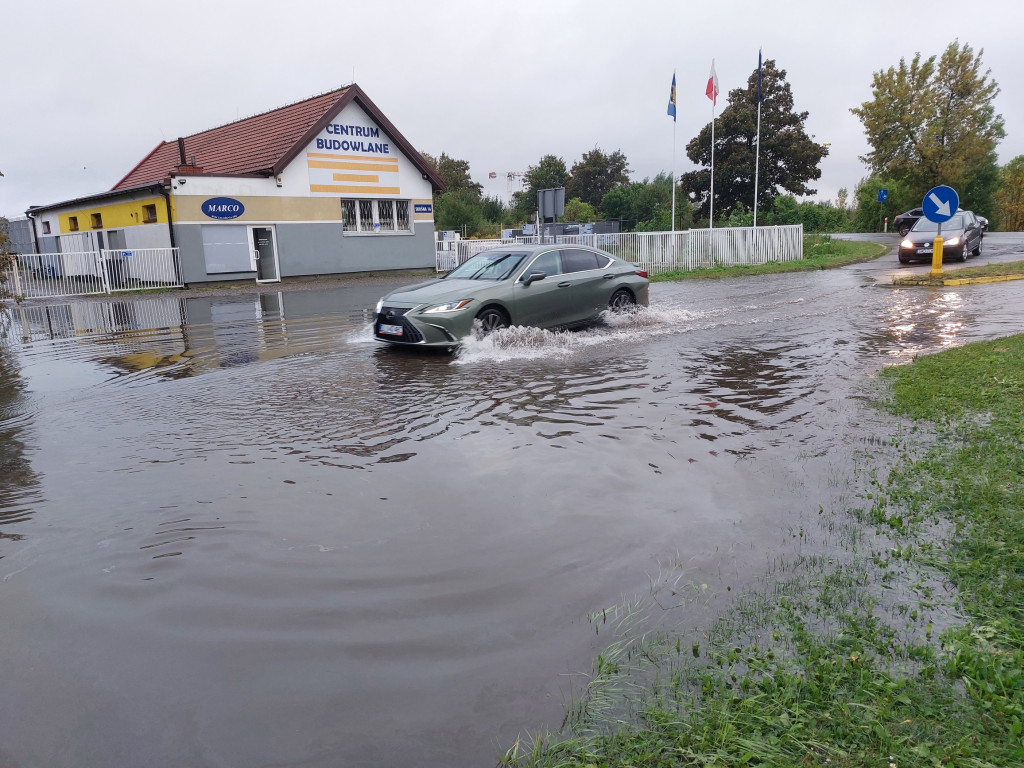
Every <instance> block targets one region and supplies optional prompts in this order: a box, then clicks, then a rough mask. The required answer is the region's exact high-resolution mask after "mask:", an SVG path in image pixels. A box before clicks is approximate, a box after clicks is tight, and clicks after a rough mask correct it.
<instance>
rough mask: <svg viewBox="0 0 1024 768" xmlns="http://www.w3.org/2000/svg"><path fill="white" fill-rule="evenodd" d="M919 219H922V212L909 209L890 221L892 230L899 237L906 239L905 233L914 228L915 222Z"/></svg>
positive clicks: (917, 209) (921, 210)
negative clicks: (898, 234) (897, 233)
mask: <svg viewBox="0 0 1024 768" xmlns="http://www.w3.org/2000/svg"><path fill="white" fill-rule="evenodd" d="M921 218H924V210H923V209H921V208H911V209H910V210H909V211H904V212H903V213H901V214H900V215H899V216H897V217H896V218H894V219H893V220H892V228H893V229H894V230H896V231H897V232H899V233H900V237H906V236H907V233H908V232H909V231H910V230H911V229H913V228H914V224H916V223H917V220H918V219H921Z"/></svg>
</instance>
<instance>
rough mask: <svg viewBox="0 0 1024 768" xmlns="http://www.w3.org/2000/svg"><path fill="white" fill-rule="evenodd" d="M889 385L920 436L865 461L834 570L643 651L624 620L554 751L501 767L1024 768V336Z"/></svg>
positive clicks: (779, 577)
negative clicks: (858, 502) (887, 466)
mask: <svg viewBox="0 0 1024 768" xmlns="http://www.w3.org/2000/svg"><path fill="white" fill-rule="evenodd" d="M882 379H883V381H884V382H886V383H887V387H888V389H887V396H886V399H885V401H884V402H883V403H882V407H884V408H886V409H888V410H890V411H891V412H892V413H893V414H895V415H898V416H899V417H900V418H909V419H913V420H915V421H914V423H913V424H912V426H910V427H903V428H902V430H903V431H901V432H899V433H897V434H896V435H895V436H894V437H893V439H892V441H891V443H890V445H889V446H888V449H887V451H886V453H891V454H893V455H892V456H881V457H878V456H875V457H874V458H869V457H868V456H867V455H866V456H865V461H866V462H868V465H867V467H866V469H867V470H869V471H868V477H869V478H870V482H869V484H868V486H867V488H866V489H865V490H864V493H863V497H862V499H863V507H859V508H853V507H851V508H850V509H848V510H845V511H843V510H837V511H836V512H835V513H834V514H833V513H830V512H828V511H826V510H824V509H819V519H820V520H821V521H822V522H823V523H824V524H825V525H823V527H822V530H823V531H835V532H837V534H836V536H837V538H836V539H835V540H834V541H832V544H833V546H832V547H831V548H830V549H829V548H825V550H824V551H829V552H830V554H825V555H823V554H818V555H813V556H812V555H809V554H808V555H804V556H801V557H797V558H795V559H794V560H792V561H791V562H789V563H787V564H786V565H785V566H784V567H781V568H780V569H779V572H778V573H777V574H775V577H774V578H768V577H766V579H765V581H764V586H763V588H761V589H758V590H752V591H750V592H749V593H748V594H746V595H744V596H743V597H742V599H740V600H739V601H738V603H737V604H736V606H735V607H734V608H732V609H730V610H729V611H727V612H726V613H724V614H723V615H722V616H721V617H720V618H719V619H718V620H717V621H715V622H714V623H713V624H712V625H711V626H710V627H707V628H705V629H704V630H703V631H694V630H677V631H668V632H664V633H662V634H660V635H655V634H652V633H650V632H649V631H648V630H647V629H645V628H644V626H643V622H642V621H640V620H639V619H637V617H638V616H641V615H642V613H643V611H642V610H640V609H639V608H638V607H637V606H636V605H631V606H630V607H629V609H628V610H626V611H625V613H626V614H627V615H628V617H629V620H628V621H626V622H624V623H623V624H622V625H621V626H619V627H616V632H617V634H615V635H614V636H615V638H616V641H615V642H613V643H612V644H611V645H610V646H609V648H608V649H606V650H605V652H604V653H602V656H601V657H600V658H599V662H598V663H597V664H595V667H594V672H593V676H592V680H591V682H590V685H588V686H587V688H586V690H585V691H584V692H583V695H582V696H581V697H580V698H579V699H577V700H574V701H573V702H572V703H571V706H570V707H569V711H568V715H567V721H566V726H565V728H564V729H563V731H562V732H561V733H559V734H557V735H546V736H544V737H538V738H537V739H535V740H533V741H532V742H529V743H527V744H524V743H523V742H517V743H516V744H515V745H514V746H513V747H512V748H511V749H510V750H509V752H508V753H507V754H506V755H505V757H504V760H503V762H504V763H505V764H508V765H515V766H548V767H551V768H554V766H797V765H800V766H805V765H806V766H822V768H824V766H829V768H832V767H833V766H843V767H844V768H846V767H857V768H860V767H862V766H863V768H869V767H871V768H879V767H880V768H886V767H887V766H890V765H896V766H899V767H900V768H903V767H904V766H915V767H916V766H931V767H934V768H937V767H940V766H941V767H944V768H945V767H948V768H954V766H956V767H959V766H1011V765H1024V742H1022V737H1024V675H1022V671H1024V629H1022V628H1024V336H1015V337H1010V338H1007V339H1000V340H998V341H994V342H986V343H979V344H972V345H968V346H965V347H962V348H958V349H953V350H949V351H946V352H942V353H940V354H936V355H931V356H927V357H922V358H919V359H917V360H916V361H914V363H913V364H911V365H906V366H898V367H892V368H888V369H886V370H885V371H884V372H883V376H882ZM908 436H916V438H915V439H916V440H917V441H919V443H915V442H912V440H911V439H910V438H909V437H908ZM873 453H875V451H874V450H873ZM879 459H881V461H883V462H889V461H890V460H891V462H892V465H893V466H894V467H895V468H894V469H893V470H892V471H886V472H882V473H879V472H878V470H879V469H880V466H879V465H878V462H879ZM871 462H875V466H873V467H872V466H871ZM794 535H796V534H795V533H794ZM799 535H800V536H801V537H803V536H804V535H805V532H804V529H803V527H801V528H800V531H799ZM818 550H819V551H821V550H822V548H821V547H818ZM666 585H669V586H671V584H670V580H669V582H664V581H663V582H662V583H661V586H658V587H657V588H656V589H653V590H652V597H653V599H654V600H655V601H658V600H659V599H660V598H659V592H661V597H663V595H664V588H666ZM678 591H679V590H678V586H677V585H676V586H672V594H673V595H675V594H677V592H678ZM602 626H603V625H602ZM687 632H688V633H689V634H687Z"/></svg>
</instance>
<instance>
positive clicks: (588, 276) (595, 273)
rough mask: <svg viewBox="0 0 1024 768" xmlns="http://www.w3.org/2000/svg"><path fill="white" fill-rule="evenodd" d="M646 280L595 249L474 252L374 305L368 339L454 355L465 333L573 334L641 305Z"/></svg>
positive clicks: (525, 248)
mask: <svg viewBox="0 0 1024 768" xmlns="http://www.w3.org/2000/svg"><path fill="white" fill-rule="evenodd" d="M647 294H648V280H647V273H646V272H645V271H644V270H642V269H639V268H638V267H637V266H636V265H634V264H630V263H629V262H627V261H623V260H622V259H618V258H616V257H615V256H612V255H611V254H609V253H605V252H604V251H602V250H599V249H596V248H586V247H583V246H578V245H516V246H503V247H497V248H492V249H490V250H486V251H482V252H481V253H478V254H477V255H476V256H473V257H472V258H471V259H469V260H468V261H466V262H465V263H464V264H462V265H460V266H459V267H456V268H455V269H453V270H452V271H451V272H449V273H448V274H446V275H444V276H443V277H440V278H438V279H436V280H429V281H427V282H425V283H419V284H418V285H410V286H407V287H405V288H399V289H398V290H397V291H393V292H392V293H389V294H388V295H387V296H385V297H384V298H383V299H381V300H380V301H379V302H378V303H377V310H376V318H375V320H374V324H373V335H374V337H375V338H376V339H377V340H378V341H383V342H387V343H389V344H396V345H406V346H421V347H438V348H442V349H454V348H455V347H456V346H458V344H459V342H460V341H461V340H462V339H464V338H465V337H467V336H469V335H470V334H471V333H473V331H474V328H476V329H477V330H478V331H479V332H481V333H484V334H486V333H489V332H491V331H493V330H495V329H497V328H506V327H508V326H512V325H527V326H535V327H538V328H574V327H580V326H584V325H588V324H591V323H594V322H596V321H597V320H598V319H599V318H600V316H601V313H602V312H603V311H605V310H611V311H623V310H626V309H630V308H632V307H635V306H636V305H644V306H646V305H647Z"/></svg>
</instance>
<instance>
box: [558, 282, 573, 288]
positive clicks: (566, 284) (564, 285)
mask: <svg viewBox="0 0 1024 768" xmlns="http://www.w3.org/2000/svg"><path fill="white" fill-rule="evenodd" d="M570 285H572V283H559V284H558V287H559V288H568V287H569V286H570Z"/></svg>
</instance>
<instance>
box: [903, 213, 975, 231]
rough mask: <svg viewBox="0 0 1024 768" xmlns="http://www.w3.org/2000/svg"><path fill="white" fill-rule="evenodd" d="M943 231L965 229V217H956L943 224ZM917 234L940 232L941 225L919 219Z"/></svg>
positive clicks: (915, 228)
mask: <svg viewBox="0 0 1024 768" xmlns="http://www.w3.org/2000/svg"><path fill="white" fill-rule="evenodd" d="M942 228H943V229H963V228H964V217H963V216H954V217H953V218H952V219H950V220H949V221H944V222H943V223H942ZM914 231H915V232H938V231H939V225H938V224H936V223H935V222H934V221H928V219H918V220H917V223H916V224H915V225H914Z"/></svg>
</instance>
